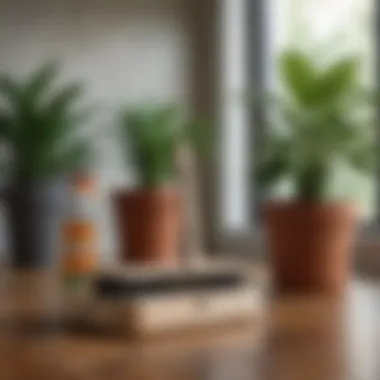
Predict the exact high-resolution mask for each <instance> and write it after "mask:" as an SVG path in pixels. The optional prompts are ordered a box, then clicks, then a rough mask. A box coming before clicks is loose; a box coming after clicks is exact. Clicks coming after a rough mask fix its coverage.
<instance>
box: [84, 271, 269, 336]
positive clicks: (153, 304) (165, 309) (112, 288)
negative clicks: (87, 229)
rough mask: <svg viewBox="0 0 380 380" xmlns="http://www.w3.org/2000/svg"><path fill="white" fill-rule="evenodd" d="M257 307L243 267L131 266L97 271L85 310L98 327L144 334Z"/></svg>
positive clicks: (242, 317)
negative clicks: (157, 267) (164, 267)
mask: <svg viewBox="0 0 380 380" xmlns="http://www.w3.org/2000/svg"><path fill="white" fill-rule="evenodd" d="M261 307H262V297H261V292H260V289H259V286H258V284H257V283H255V282H254V281H252V278H250V276H248V275H247V273H246V272H245V271H242V270H241V269H231V268H195V269H194V268H193V269H190V268H187V269H175V270H174V269H172V270H169V269H152V268H151V269H147V268H131V267H130V268H129V269H117V270H105V271H103V272H101V273H98V274H97V276H96V278H95V279H94V283H93V297H92V302H91V305H90V304H87V305H86V306H85V308H84V309H85V310H84V312H85V314H86V315H88V316H91V319H92V321H95V322H96V324H97V325H98V326H99V327H100V326H101V327H103V328H107V329H111V330H115V331H117V332H118V333H121V334H126V335H135V336H136V335H137V336H142V335H147V334H154V333H162V332H169V331H180V330H188V329H192V328H200V327H212V326H217V325H218V326H219V325H221V324H223V325H225V324H228V323H234V324H236V323H240V322H243V321H249V320H252V321H253V320H254V317H255V316H257V315H258V314H259V313H260V310H261Z"/></svg>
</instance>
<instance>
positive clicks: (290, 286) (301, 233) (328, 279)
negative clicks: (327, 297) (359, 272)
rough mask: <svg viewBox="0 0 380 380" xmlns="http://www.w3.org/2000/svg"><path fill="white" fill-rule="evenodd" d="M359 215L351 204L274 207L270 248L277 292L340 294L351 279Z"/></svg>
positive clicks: (269, 212) (268, 212)
mask: <svg viewBox="0 0 380 380" xmlns="http://www.w3.org/2000/svg"><path fill="white" fill-rule="evenodd" d="M355 220H356V213H355V209H354V207H353V206H352V205H350V204H344V203H329V204H311V203H310V204H308V203H272V204H268V205H266V208H265V224H266V230H267V235H268V236H267V237H268V246H269V247H268V248H269V253H270V255H271V259H272V262H273V271H274V283H275V287H276V289H277V290H278V291H279V292H288V291H290V292H324V293H327V294H336V293H341V292H343V291H344V290H345V287H346V284H347V281H348V279H349V274H350V265H351V254H350V251H351V246H352V243H353V237H354V229H355Z"/></svg>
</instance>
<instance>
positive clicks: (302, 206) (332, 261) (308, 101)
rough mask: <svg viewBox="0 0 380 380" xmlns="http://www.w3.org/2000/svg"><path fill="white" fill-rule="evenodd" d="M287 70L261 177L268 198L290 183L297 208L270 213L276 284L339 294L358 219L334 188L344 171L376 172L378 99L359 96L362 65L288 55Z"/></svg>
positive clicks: (291, 203) (291, 204)
mask: <svg viewBox="0 0 380 380" xmlns="http://www.w3.org/2000/svg"><path fill="white" fill-rule="evenodd" d="M280 69H281V74H282V78H283V84H284V92H283V96H280V97H279V98H277V99H276V100H275V102H274V107H273V112H275V113H274V115H275V117H276V120H277V121H278V123H277V124H276V125H271V126H270V127H271V128H269V131H268V136H267V141H266V144H265V145H266V147H265V149H264V152H263V154H262V156H261V160H259V163H258V165H257V166H256V172H255V173H256V175H257V177H256V179H257V181H258V182H259V183H260V184H261V185H262V186H263V187H264V188H265V189H266V190H267V193H268V192H270V191H271V190H273V189H274V188H275V187H276V185H277V184H278V183H279V182H280V181H281V180H283V179H284V178H287V179H288V180H289V181H290V182H291V183H292V185H293V188H294V192H293V196H292V197H291V199H290V200H289V199H288V200H282V201H279V200H277V201H276V200H268V201H267V203H266V204H265V207H264V224H265V227H266V232H267V237H268V246H269V252H270V255H271V259H272V263H273V269H274V281H275V284H276V287H277V289H278V290H279V291H318V292H319V291H321V292H326V293H338V292H341V291H343V290H344V288H345V285H346V282H347V279H348V277H349V268H350V263H351V259H350V247H351V245H352V242H353V236H354V228H355V222H356V220H357V215H356V209H355V205H354V204H353V203H352V202H351V201H350V200H343V199H340V200H337V199H334V198H331V195H329V186H330V184H331V181H332V180H333V177H334V174H335V171H336V168H337V163H342V164H344V165H349V166H350V167H351V168H352V169H355V170H358V171H359V172H364V173H368V172H370V171H371V170H372V169H373V166H374V165H373V163H374V162H373V161H374V160H373V158H374V143H373V141H374V138H373V135H372V134H373V131H374V130H373V128H371V125H373V123H371V120H370V118H369V116H370V115H371V112H370V111H371V102H370V100H371V97H370V96H369V92H367V91H364V90H363V89H361V88H360V83H361V80H360V78H359V76H360V66H359V63H358V61H357V60H356V59H355V58H342V59H339V60H336V61H335V62H333V63H331V64H329V65H325V66H324V67H322V66H319V65H317V64H316V63H315V62H314V61H313V60H312V59H311V58H309V57H308V55H307V54H303V53H301V52H299V51H286V52H285V53H284V54H283V55H282V57H281V59H280ZM368 111H369V112H368ZM273 120H274V119H273Z"/></svg>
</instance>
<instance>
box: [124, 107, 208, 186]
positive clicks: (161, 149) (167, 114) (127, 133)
mask: <svg viewBox="0 0 380 380" xmlns="http://www.w3.org/2000/svg"><path fill="white" fill-rule="evenodd" d="M121 126H122V128H121V131H122V141H123V143H124V147H125V152H126V153H127V154H126V159H127V161H129V160H131V161H132V163H133V165H134V166H135V169H136V174H137V177H138V182H139V185H140V186H141V187H146V188H157V187H160V186H163V185H165V184H167V183H168V182H172V181H174V180H175V179H176V176H177V163H178V162H177V152H178V148H179V147H180V145H181V144H183V143H188V144H189V145H190V146H191V148H192V149H193V151H194V152H195V154H198V155H201V154H203V153H204V152H205V151H206V149H209V147H208V145H209V144H208V141H209V139H208V135H209V133H210V132H209V131H210V129H207V125H206V124H205V123H201V122H199V121H198V122H193V121H188V120H186V118H185V117H183V115H182V112H180V110H179V108H178V107H177V106H175V105H172V104H164V105H157V106H140V107H137V108H134V109H128V110H126V111H125V112H123V114H122V122H121Z"/></svg>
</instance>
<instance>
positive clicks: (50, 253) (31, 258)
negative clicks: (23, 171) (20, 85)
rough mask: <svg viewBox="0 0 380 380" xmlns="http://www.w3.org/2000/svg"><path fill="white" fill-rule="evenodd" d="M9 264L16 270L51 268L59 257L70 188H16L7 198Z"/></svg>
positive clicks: (56, 184) (51, 185)
mask: <svg viewBox="0 0 380 380" xmlns="http://www.w3.org/2000/svg"><path fill="white" fill-rule="evenodd" d="M5 200H6V209H7V213H8V218H7V219H8V226H9V229H8V231H9V232H8V233H9V247H8V249H9V260H10V264H11V265H12V266H13V267H17V268H51V267H53V266H55V265H56V264H57V258H58V255H59V235H60V224H61V222H62V219H63V217H64V216H65V206H66V205H67V186H66V185H65V184H64V183H63V182H61V181H56V182H51V183H47V184H43V185H29V186H25V185H23V186H15V187H13V188H10V189H8V191H7V194H6V195H5Z"/></svg>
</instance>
